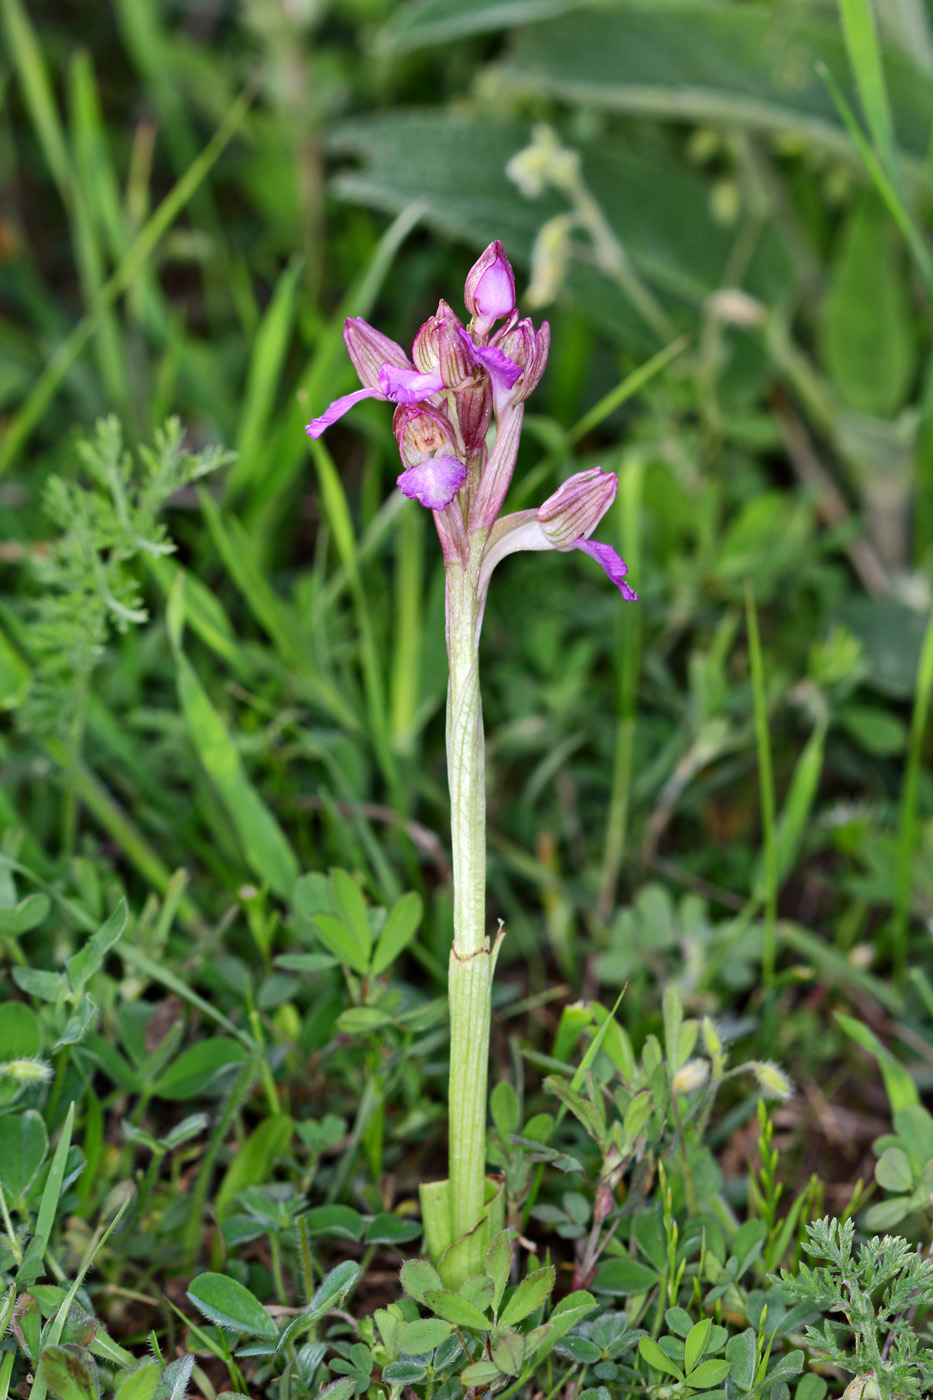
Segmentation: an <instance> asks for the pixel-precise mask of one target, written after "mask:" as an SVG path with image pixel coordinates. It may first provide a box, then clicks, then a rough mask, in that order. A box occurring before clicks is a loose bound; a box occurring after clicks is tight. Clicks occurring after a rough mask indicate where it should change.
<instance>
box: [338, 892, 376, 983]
mask: <svg viewBox="0 0 933 1400" xmlns="http://www.w3.org/2000/svg"><path fill="white" fill-rule="evenodd" d="M330 887H331V891H332V892H333V897H334V910H335V912H336V914H337V917H338V918H339V919H340V921H341V922H342V923H343V925H344V927H345V928H346V930H347V932H348V933H349V934H350V937H351V938H352V940H353V942H354V944H355V945H356V946H357V947H358V948H359V949H361V950H363V951H365V953H366V961H367V966H368V964H369V950H370V947H371V944H372V931H371V929H370V926H369V913H368V911H367V908H366V900H365V899H364V897H363V892H362V890H361V889H360V887H359V885H358V884H357V883H356V881H355V880H354V878H353V876H352V875H350V874H349V873H348V872H347V871H346V870H334V871H333V872H332V874H331V877H330Z"/></svg>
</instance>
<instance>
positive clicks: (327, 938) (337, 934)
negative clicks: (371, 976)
mask: <svg viewBox="0 0 933 1400" xmlns="http://www.w3.org/2000/svg"><path fill="white" fill-rule="evenodd" d="M314 931H315V933H316V934H317V936H318V938H319V939H320V940H321V942H322V943H323V944H324V947H325V948H326V949H327V951H328V952H329V953H333V955H334V957H335V958H338V959H339V960H340V962H342V963H346V965H347V967H349V968H350V969H351V971H353V972H355V973H357V974H358V975H359V976H360V977H365V976H366V974H367V973H368V972H369V934H368V933H367V934H366V936H365V939H361V938H360V937H359V935H358V933H357V932H356V930H354V929H353V928H348V927H347V925H346V924H345V923H344V922H343V920H342V919H337V918H334V916H333V915H332V914H318V915H317V916H316V918H315V920H314Z"/></svg>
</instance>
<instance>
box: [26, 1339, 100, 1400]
mask: <svg viewBox="0 0 933 1400" xmlns="http://www.w3.org/2000/svg"><path fill="white" fill-rule="evenodd" d="M39 1379H40V1381H42V1383H43V1384H44V1385H46V1386H48V1388H49V1390H50V1391H51V1392H52V1394H53V1395H57V1396H58V1400H100V1381H99V1380H98V1376H97V1363H96V1362H95V1360H94V1358H93V1356H92V1355H91V1353H90V1352H89V1351H88V1350H87V1349H86V1348H85V1347H79V1346H74V1345H73V1344H67V1345H65V1346H48V1347H46V1348H45V1350H44V1351H43V1352H42V1355H41V1356H40V1357H39Z"/></svg>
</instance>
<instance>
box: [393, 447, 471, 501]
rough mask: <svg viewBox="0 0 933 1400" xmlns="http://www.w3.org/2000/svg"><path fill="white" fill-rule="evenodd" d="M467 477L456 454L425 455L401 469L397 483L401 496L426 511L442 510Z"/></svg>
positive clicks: (464, 468)
mask: <svg viewBox="0 0 933 1400" xmlns="http://www.w3.org/2000/svg"><path fill="white" fill-rule="evenodd" d="M466 478H467V469H466V467H465V466H464V465H463V463H462V462H458V460H457V458H456V457H428V458H426V459H425V461H423V462H420V463H419V464H418V466H417V467H409V468H408V470H407V471H404V472H402V474H401V476H400V477H399V478H398V482H397V485H398V488H399V490H400V491H401V493H402V495H403V496H407V497H408V498H409V500H412V501H417V502H418V504H419V505H422V506H424V507H425V508H426V509H427V510H443V509H444V508H445V506H449V505H450V503H451V501H452V500H453V498H454V496H456V494H457V492H458V491H459V490H460V487H461V486H462V485H463V483H464V482H465V481H466Z"/></svg>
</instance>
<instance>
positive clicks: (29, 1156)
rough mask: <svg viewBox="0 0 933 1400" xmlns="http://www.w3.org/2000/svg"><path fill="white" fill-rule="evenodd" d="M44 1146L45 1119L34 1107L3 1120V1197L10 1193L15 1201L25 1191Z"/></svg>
mask: <svg viewBox="0 0 933 1400" xmlns="http://www.w3.org/2000/svg"><path fill="white" fill-rule="evenodd" d="M48 1150H49V1135H48V1133H47V1132H46V1129H45V1122H44V1120H43V1118H42V1114H41V1113H37V1112H36V1110H35V1109H34V1108H28V1109H27V1110H26V1112H25V1113H21V1114H19V1115H18V1116H17V1117H15V1118H13V1119H12V1120H11V1119H10V1118H7V1119H6V1120H5V1121H4V1124H3V1131H2V1132H0V1186H2V1187H3V1189H4V1191H5V1193H6V1196H7V1200H9V1199H10V1198H11V1197H12V1200H13V1201H14V1202H15V1201H18V1200H20V1199H21V1198H22V1197H24V1196H25V1195H26V1192H27V1191H28V1190H29V1188H30V1186H31V1185H32V1183H33V1182H34V1181H35V1179H36V1176H37V1175H38V1173H39V1168H40V1167H41V1166H42V1163H43V1162H44V1161H45V1154H46V1152H47V1151H48Z"/></svg>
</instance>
